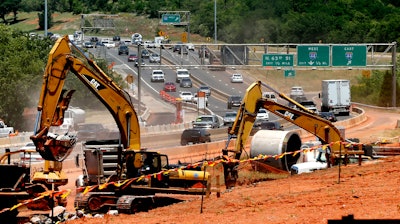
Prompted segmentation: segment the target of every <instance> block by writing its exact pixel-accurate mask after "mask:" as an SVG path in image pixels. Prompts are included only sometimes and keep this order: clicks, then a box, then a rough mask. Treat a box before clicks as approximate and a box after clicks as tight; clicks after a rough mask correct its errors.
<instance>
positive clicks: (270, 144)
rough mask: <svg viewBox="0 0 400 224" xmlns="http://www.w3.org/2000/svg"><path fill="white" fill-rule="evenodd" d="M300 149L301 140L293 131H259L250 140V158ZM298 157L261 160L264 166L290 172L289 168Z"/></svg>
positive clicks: (289, 156) (288, 156) (290, 156)
mask: <svg viewBox="0 0 400 224" xmlns="http://www.w3.org/2000/svg"><path fill="white" fill-rule="evenodd" d="M300 147H301V139H300V136H299V135H298V134H297V132H294V131H276V130H260V131H258V132H257V133H256V134H254V136H253V139H252V140H251V146H250V156H251V157H252V158H253V157H256V156H259V155H270V156H275V155H281V154H282V153H285V152H294V151H296V150H299V149H300ZM299 156H300V153H299V154H297V155H296V156H293V155H287V156H284V157H282V158H280V159H275V158H269V159H267V160H262V161H259V162H262V163H264V164H266V165H269V166H272V167H274V168H278V169H281V170H286V171H290V167H291V166H292V165H293V164H295V163H296V162H297V160H298V158H299Z"/></svg>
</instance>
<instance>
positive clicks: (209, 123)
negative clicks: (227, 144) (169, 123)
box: [192, 114, 220, 129]
mask: <svg viewBox="0 0 400 224" xmlns="http://www.w3.org/2000/svg"><path fill="white" fill-rule="evenodd" d="M192 125H193V128H206V129H212V128H219V127H220V122H219V119H218V117H217V115H215V114H211V115H200V116H198V117H197V118H196V120H194V121H193V123H192Z"/></svg>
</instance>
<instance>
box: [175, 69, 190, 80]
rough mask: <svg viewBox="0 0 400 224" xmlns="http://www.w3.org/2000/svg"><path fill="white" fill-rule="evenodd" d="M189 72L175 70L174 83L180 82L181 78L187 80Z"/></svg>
mask: <svg viewBox="0 0 400 224" xmlns="http://www.w3.org/2000/svg"><path fill="white" fill-rule="evenodd" d="M189 77H190V72H189V71H188V70H187V69H184V68H180V69H177V70H176V82H177V83H179V82H181V79H182V78H189Z"/></svg>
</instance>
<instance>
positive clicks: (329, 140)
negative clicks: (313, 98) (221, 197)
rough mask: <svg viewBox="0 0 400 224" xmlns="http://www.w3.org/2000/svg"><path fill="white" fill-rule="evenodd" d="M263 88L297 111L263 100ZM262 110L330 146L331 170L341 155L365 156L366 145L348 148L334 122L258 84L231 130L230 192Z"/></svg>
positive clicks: (226, 152)
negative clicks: (288, 103) (248, 140)
mask: <svg viewBox="0 0 400 224" xmlns="http://www.w3.org/2000/svg"><path fill="white" fill-rule="evenodd" d="M262 86H264V87H267V88H268V89H271V90H272V91H274V92H275V93H277V94H278V95H279V96H280V97H281V98H282V99H285V100H286V101H289V102H290V103H291V104H293V105H296V108H297V109H294V108H292V107H287V106H284V105H281V104H279V103H278V102H275V101H271V100H268V99H266V98H263V97H262ZM260 108H265V109H266V110H268V111H270V112H272V113H274V114H275V115H277V116H279V117H281V118H283V119H285V120H286V121H288V122H290V123H292V124H295V125H297V126H298V127H300V128H302V129H304V130H306V131H308V132H309V133H311V134H313V135H315V136H316V137H318V138H319V140H320V141H321V142H322V144H329V148H328V150H326V152H327V153H328V154H329V155H328V156H327V157H326V158H330V159H328V166H331V165H333V164H335V163H336V162H335V161H336V160H337V159H338V157H339V156H340V155H344V156H346V155H349V154H352V155H364V154H365V150H364V149H363V145H361V144H350V143H346V144H345V139H344V138H343V137H342V135H341V132H340V131H339V130H338V129H337V128H336V127H335V126H334V125H333V124H332V123H331V122H330V121H328V120H326V119H323V118H321V117H319V116H318V115H317V114H315V113H314V112H312V111H310V110H308V109H307V108H305V107H304V106H302V105H301V104H299V103H298V102H296V101H295V100H293V99H291V98H289V97H287V96H286V95H285V94H283V93H280V92H278V91H276V90H275V89H273V88H272V87H270V86H268V85H266V84H264V83H262V82H261V81H256V82H254V83H253V84H251V85H250V86H249V87H248V88H247V90H246V93H245V95H244V97H243V101H242V104H241V105H240V107H239V109H238V113H237V116H236V119H235V121H234V123H233V125H232V127H231V128H230V129H229V130H228V143H227V144H226V147H225V148H224V149H223V150H222V154H223V156H224V157H226V158H228V160H227V161H228V162H227V163H224V172H225V173H224V174H225V184H226V186H227V188H229V187H232V186H234V185H235V182H236V179H237V178H238V165H239V163H238V162H237V160H239V159H240V158H241V155H242V152H243V150H244V147H245V144H246V142H247V139H248V138H249V136H250V133H251V130H252V129H253V124H254V122H255V119H256V116H257V112H258V110H259V109H260ZM232 138H236V142H235V145H234V149H233V150H231V149H228V145H229V141H230V140H231V139H232ZM230 153H231V154H230ZM230 158H234V159H235V160H231V159H230Z"/></svg>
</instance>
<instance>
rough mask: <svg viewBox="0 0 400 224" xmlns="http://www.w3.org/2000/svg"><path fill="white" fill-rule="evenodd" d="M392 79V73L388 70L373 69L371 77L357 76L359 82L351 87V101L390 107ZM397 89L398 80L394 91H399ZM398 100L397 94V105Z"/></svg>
mask: <svg viewBox="0 0 400 224" xmlns="http://www.w3.org/2000/svg"><path fill="white" fill-rule="evenodd" d="M397 79H398V78H397ZM392 80H393V78H392V74H391V72H388V71H386V72H382V71H374V72H373V73H372V75H371V77H365V76H361V77H359V78H358V83H359V84H358V85H353V86H352V87H351V95H352V101H354V102H359V103H364V104H369V105H376V106H380V107H391V106H392V96H393V91H392V84H393V82H392ZM399 91H400V87H399V80H397V81H396V92H397V93H399ZM399 100H400V97H399V94H397V96H396V104H397V106H399V105H400V101H399Z"/></svg>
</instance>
